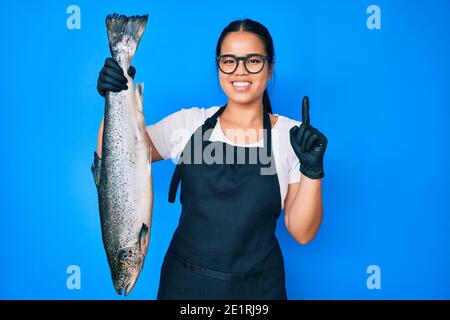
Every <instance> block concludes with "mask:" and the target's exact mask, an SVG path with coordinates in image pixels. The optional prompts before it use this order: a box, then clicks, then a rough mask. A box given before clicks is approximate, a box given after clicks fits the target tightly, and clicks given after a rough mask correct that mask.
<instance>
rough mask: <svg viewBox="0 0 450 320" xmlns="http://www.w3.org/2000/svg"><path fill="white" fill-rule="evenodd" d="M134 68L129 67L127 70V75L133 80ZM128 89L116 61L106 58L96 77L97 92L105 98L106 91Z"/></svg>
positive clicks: (125, 79)
mask: <svg viewBox="0 0 450 320" xmlns="http://www.w3.org/2000/svg"><path fill="white" fill-rule="evenodd" d="M135 74H136V68H135V67H133V66H130V68H128V75H129V76H130V77H131V78H133V79H134V76H135ZM126 89H128V86H127V78H125V76H124V75H123V70H122V68H121V67H120V66H119V64H118V63H117V61H116V60H114V59H113V58H106V60H105V64H104V65H103V68H102V70H100V73H99V75H98V79H97V91H98V93H100V95H101V96H102V97H104V96H105V94H106V91H112V92H119V91H122V90H126Z"/></svg>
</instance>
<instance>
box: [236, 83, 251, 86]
mask: <svg viewBox="0 0 450 320" xmlns="http://www.w3.org/2000/svg"><path fill="white" fill-rule="evenodd" d="M233 84H234V85H235V86H236V87H247V86H249V85H250V84H251V83H250V82H233Z"/></svg>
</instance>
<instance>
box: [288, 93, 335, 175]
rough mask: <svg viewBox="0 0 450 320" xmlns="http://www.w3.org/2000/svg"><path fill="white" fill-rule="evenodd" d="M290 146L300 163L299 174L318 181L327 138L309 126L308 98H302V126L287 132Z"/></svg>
mask: <svg viewBox="0 0 450 320" xmlns="http://www.w3.org/2000/svg"><path fill="white" fill-rule="evenodd" d="M289 134H290V139H291V145H292V148H293V149H294V152H295V154H296V155H297V157H298V159H299V161H300V172H301V173H303V174H304V175H305V176H307V177H308V178H311V179H320V178H322V177H323V176H324V175H325V173H324V171H323V156H324V154H325V149H326V148H327V144H328V139H327V137H326V136H325V135H324V134H323V133H322V132H320V131H319V130H317V129H316V128H314V127H313V126H311V124H310V120H309V98H308V96H305V97H303V102H302V124H301V125H300V127H298V126H293V127H292V128H291V130H290V131H289Z"/></svg>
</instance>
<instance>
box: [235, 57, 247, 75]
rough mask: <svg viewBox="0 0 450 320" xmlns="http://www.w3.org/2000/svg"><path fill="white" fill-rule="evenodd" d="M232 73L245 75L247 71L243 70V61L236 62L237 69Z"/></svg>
mask: <svg viewBox="0 0 450 320" xmlns="http://www.w3.org/2000/svg"><path fill="white" fill-rule="evenodd" d="M241 62H242V63H241ZM234 73H235V74H236V75H241V74H247V69H245V61H244V60H238V61H237V68H236V70H235V71H234Z"/></svg>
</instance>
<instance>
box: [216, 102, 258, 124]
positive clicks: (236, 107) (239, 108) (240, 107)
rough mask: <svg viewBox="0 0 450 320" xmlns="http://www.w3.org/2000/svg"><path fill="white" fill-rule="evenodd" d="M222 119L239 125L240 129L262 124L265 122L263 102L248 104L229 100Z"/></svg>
mask: <svg viewBox="0 0 450 320" xmlns="http://www.w3.org/2000/svg"><path fill="white" fill-rule="evenodd" d="M221 117H222V119H227V120H228V121H230V122H233V123H236V124H238V125H239V126H240V127H251V126H252V125H255V124H260V123H262V120H263V104H262V100H256V101H254V102H251V103H248V104H242V103H237V102H235V101H232V100H228V103H227V106H226V108H225V110H224V111H223V113H222V115H221Z"/></svg>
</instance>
